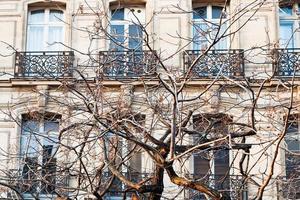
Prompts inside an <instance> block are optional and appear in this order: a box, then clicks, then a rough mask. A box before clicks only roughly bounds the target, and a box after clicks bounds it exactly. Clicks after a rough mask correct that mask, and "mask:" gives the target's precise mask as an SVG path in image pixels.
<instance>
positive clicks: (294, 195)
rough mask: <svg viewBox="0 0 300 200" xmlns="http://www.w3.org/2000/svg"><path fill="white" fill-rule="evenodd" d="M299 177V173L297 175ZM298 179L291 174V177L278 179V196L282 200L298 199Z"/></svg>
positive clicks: (299, 191)
mask: <svg viewBox="0 0 300 200" xmlns="http://www.w3.org/2000/svg"><path fill="white" fill-rule="evenodd" d="M298 175H299V173H298ZM299 188H300V177H299V176H297V174H293V176H292V177H290V178H287V177H278V180H277V190H278V196H280V197H281V198H282V199H300V190H299Z"/></svg>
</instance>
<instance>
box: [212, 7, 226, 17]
mask: <svg viewBox="0 0 300 200" xmlns="http://www.w3.org/2000/svg"><path fill="white" fill-rule="evenodd" d="M222 11H223V7H220V6H213V7H212V18H213V19H220V18H221V17H222V18H223V17H224V16H223V14H222Z"/></svg>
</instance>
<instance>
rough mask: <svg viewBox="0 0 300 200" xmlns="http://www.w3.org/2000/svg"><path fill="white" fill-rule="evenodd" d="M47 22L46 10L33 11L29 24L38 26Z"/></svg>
mask: <svg viewBox="0 0 300 200" xmlns="http://www.w3.org/2000/svg"><path fill="white" fill-rule="evenodd" d="M44 21H45V10H33V11H31V12H30V15H29V23H31V24H34V23H35V24H37V23H44Z"/></svg>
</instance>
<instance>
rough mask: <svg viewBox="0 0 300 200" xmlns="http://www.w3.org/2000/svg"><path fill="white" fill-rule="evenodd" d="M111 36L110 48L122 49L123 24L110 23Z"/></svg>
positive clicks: (123, 38)
mask: <svg viewBox="0 0 300 200" xmlns="http://www.w3.org/2000/svg"><path fill="white" fill-rule="evenodd" d="M111 36H112V39H111V41H110V49H111V50H115V51H116V50H119V51H122V50H123V45H124V42H125V41H124V40H125V37H124V25H111Z"/></svg>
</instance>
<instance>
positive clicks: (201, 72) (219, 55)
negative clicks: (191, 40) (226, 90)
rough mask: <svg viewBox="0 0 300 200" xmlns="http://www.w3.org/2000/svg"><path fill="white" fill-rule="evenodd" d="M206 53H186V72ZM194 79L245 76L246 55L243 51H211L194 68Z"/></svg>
mask: <svg viewBox="0 0 300 200" xmlns="http://www.w3.org/2000/svg"><path fill="white" fill-rule="evenodd" d="M202 53H204V51H201V50H188V51H185V52H184V55H183V59H184V71H185V72H187V69H188V68H189V67H190V66H191V64H192V63H193V62H194V61H195V59H197V57H198V56H200V55H201V54H202ZM191 73H192V77H194V78H209V77H216V76H218V75H219V76H229V77H241V76H243V75H244V53H243V50H241V49H231V50H210V51H208V52H207V54H205V55H202V57H201V58H200V59H199V60H198V61H197V62H196V64H195V66H194V67H193V68H192V71H191Z"/></svg>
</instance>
